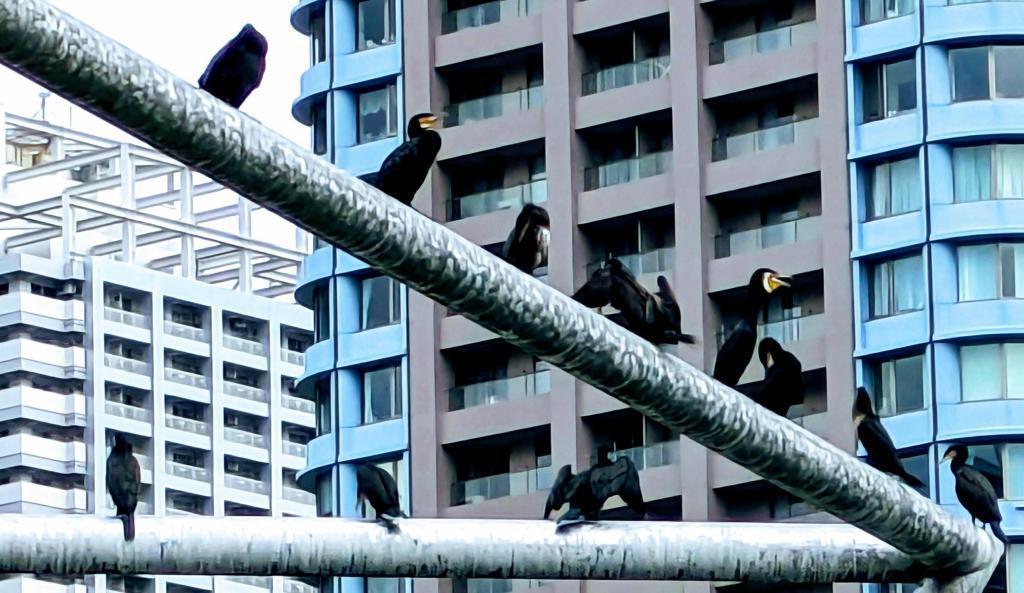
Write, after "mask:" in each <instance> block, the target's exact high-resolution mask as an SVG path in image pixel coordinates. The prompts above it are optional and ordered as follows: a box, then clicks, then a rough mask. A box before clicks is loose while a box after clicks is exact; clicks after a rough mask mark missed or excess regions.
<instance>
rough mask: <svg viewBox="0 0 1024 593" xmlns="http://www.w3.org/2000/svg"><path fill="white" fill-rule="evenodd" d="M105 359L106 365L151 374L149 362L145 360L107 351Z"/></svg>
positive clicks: (140, 373)
mask: <svg viewBox="0 0 1024 593" xmlns="http://www.w3.org/2000/svg"><path fill="white" fill-rule="evenodd" d="M103 360H104V362H105V363H106V365H107V366H108V367H110V368H114V369H120V370H122V371H128V372H129V373H135V374H137V375H148V374H149V368H150V367H149V363H148V362H146V361H143V360H135V359H134V358H125V357H124V356H118V355H116V354H110V353H105V354H104V356H103Z"/></svg>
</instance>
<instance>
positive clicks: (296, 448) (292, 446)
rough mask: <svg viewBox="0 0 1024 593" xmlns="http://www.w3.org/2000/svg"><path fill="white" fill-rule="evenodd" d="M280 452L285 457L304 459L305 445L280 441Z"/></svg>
mask: <svg viewBox="0 0 1024 593" xmlns="http://www.w3.org/2000/svg"><path fill="white" fill-rule="evenodd" d="M281 451H283V452H284V453H285V454H286V455H294V456H295V457H302V458H303V459H305V457H306V445H304V444H302V443H295V442H292V441H287V440H285V441H281Z"/></svg>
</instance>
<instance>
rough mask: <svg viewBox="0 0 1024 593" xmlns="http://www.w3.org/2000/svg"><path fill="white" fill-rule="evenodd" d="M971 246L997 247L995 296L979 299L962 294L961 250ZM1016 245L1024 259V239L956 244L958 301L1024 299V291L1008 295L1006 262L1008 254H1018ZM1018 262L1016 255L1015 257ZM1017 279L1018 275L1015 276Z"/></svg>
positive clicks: (975, 301) (976, 301)
mask: <svg viewBox="0 0 1024 593" xmlns="http://www.w3.org/2000/svg"><path fill="white" fill-rule="evenodd" d="M970 247H995V275H996V277H995V295H996V296H995V297H993V298H977V299H964V297H963V295H962V294H961V291H960V288H961V285H962V282H961V281H960V272H961V267H960V250H961V249H965V248H970ZM1015 247H1019V248H1020V250H1021V258H1022V260H1024V241H998V242H995V243H964V244H961V245H957V246H956V262H957V267H956V275H957V295H956V296H957V301H956V302H958V303H978V302H985V301H1004V300H1015V299H1024V291H1022V294H1020V295H1017V294H1012V295H1007V294H1006V291H1007V282H1006V280H1007V277H1006V276H1007V270H1006V266H1005V264H1006V263H1007V258H1008V254H1014V256H1016V251H1017V249H1015ZM1013 261H1014V262H1016V257H1014V259H1013ZM1014 279H1015V280H1016V277H1015V278H1014Z"/></svg>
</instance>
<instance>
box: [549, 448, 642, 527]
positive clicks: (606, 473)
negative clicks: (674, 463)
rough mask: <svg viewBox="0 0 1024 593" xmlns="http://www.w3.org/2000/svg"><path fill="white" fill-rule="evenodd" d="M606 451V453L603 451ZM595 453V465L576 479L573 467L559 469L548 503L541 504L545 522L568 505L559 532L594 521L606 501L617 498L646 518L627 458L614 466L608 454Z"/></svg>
mask: <svg viewBox="0 0 1024 593" xmlns="http://www.w3.org/2000/svg"><path fill="white" fill-rule="evenodd" d="M605 451H607V450H605ZM603 457H604V461H602V453H598V460H597V463H596V464H595V465H594V466H593V467H591V468H590V469H588V470H585V471H582V472H580V473H578V474H576V475H573V473H572V467H571V466H569V465H565V466H562V468H561V469H560V470H558V476H557V477H556V478H555V482H554V484H553V485H552V486H551V492H550V493H549V494H548V500H547V502H546V503H545V504H544V518H545V519H547V518H548V517H549V516H550V515H551V511H556V510H558V509H560V508H561V507H562V505H563V504H565V503H569V510H568V511H566V512H565V514H563V515H562V516H561V517H559V518H558V528H559V529H560V528H562V527H564V526H567V525H572V524H574V523H582V522H583V521H596V520H597V519H598V518H599V517H600V514H601V507H602V506H604V503H605V501H606V500H608V499H609V498H611V497H613V496H615V495H616V494H617V495H619V496H620V497H621V498H622V500H623V502H625V503H626V504H627V505H628V506H629V508H631V509H633V511H635V512H637V513H639V514H640V515H641V516H644V515H645V514H646V506H645V505H644V497H643V493H641V492H640V475H639V474H638V473H637V471H636V466H635V465H633V462H632V461H630V460H629V458H628V457H620V458H618V459H616V460H615V462H614V463H609V462H608V460H607V452H604V453H603Z"/></svg>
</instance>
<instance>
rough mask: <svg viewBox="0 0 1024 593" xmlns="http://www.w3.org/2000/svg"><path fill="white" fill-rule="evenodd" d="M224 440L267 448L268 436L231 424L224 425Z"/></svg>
mask: <svg viewBox="0 0 1024 593" xmlns="http://www.w3.org/2000/svg"><path fill="white" fill-rule="evenodd" d="M224 440H226V441H231V442H232V443H238V444H240V445H249V446H250V447H259V448H260V449H266V448H267V437H265V436H263V435H261V434H256V433H254V432H249V431H247V430H239V429H237V428H232V427H230V426H225V427H224Z"/></svg>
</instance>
